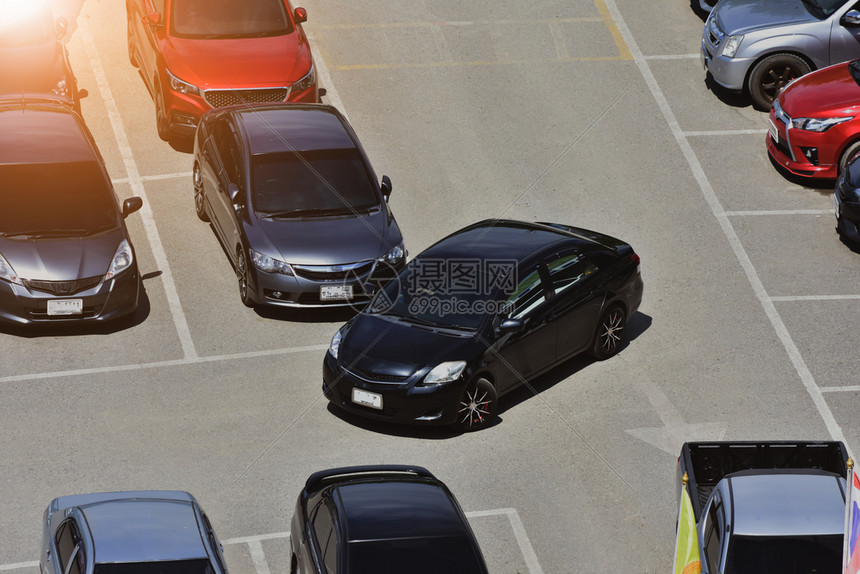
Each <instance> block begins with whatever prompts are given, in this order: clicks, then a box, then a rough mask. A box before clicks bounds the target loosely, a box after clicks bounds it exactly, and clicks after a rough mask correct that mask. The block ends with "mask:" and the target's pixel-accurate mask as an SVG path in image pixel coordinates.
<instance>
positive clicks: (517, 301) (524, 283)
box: [506, 269, 546, 319]
mask: <svg viewBox="0 0 860 574" xmlns="http://www.w3.org/2000/svg"><path fill="white" fill-rule="evenodd" d="M545 300H546V299H545V296H544V290H543V284H542V283H541V279H540V274H539V273H538V271H537V269H535V270H534V271H532V272H531V273H529V274H527V275H526V276H525V277H523V279H522V280H520V282H519V283H518V284H517V288H516V290H515V291H514V292H513V293H512V294H511V296H510V297H508V301H507V305H506V308H507V309H509V311H508V316H509V317H511V318H513V319H519V318H522V317H525V316H526V315H528V314H529V312H531V311H532V310H533V309H535V308H537V307H538V305H540V304H541V303H543V302H544V301H545Z"/></svg>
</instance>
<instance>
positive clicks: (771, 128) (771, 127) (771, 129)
mask: <svg viewBox="0 0 860 574" xmlns="http://www.w3.org/2000/svg"><path fill="white" fill-rule="evenodd" d="M767 132H768V133H769V134H770V137H772V138H773V141H775V142H779V130H777V129H776V124H775V123H773V120H772V119H770V118H768V119H767Z"/></svg>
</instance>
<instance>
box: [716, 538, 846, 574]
mask: <svg viewBox="0 0 860 574" xmlns="http://www.w3.org/2000/svg"><path fill="white" fill-rule="evenodd" d="M841 561H842V535H841V534H829V535H820V536H743V535H735V536H733V537H732V541H731V544H730V546H729V553H728V557H727V562H726V564H727V567H726V574H760V573H761V572H779V573H780V574H808V573H809V572H839V571H840V567H841Z"/></svg>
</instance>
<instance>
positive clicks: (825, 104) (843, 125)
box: [766, 59, 860, 179]
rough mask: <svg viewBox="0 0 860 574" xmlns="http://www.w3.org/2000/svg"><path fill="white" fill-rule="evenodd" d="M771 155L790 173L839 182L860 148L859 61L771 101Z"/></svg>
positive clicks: (812, 77)
mask: <svg viewBox="0 0 860 574" xmlns="http://www.w3.org/2000/svg"><path fill="white" fill-rule="evenodd" d="M768 132H769V133H768V135H767V138H766V139H767V151H768V153H769V154H770V157H771V158H772V159H773V160H774V161H775V162H776V163H778V164H779V165H780V166H782V167H783V168H785V169H786V170H788V171H789V172H791V173H793V174H795V175H800V176H804V177H814V178H821V179H835V178H836V177H837V176H838V175H839V173H840V172H841V171H842V169H843V168H844V167H845V164H846V163H847V162H848V159H849V158H850V157H851V156H852V155H854V153H856V152H857V151H858V150H860V59H858V60H853V61H851V62H845V63H842V64H836V65H835V66H829V67H827V68H822V69H821V70H816V71H814V72H812V73H810V74H806V75H805V76H802V77H800V78H798V79H797V80H794V81H793V82H791V83H790V84H789V85H788V86H787V87H786V88H785V89H784V90H783V91H782V92H781V93H780V94H779V96H778V97H777V98H776V99H775V100H774V101H773V106H772V107H771V109H770V118H769V121H768Z"/></svg>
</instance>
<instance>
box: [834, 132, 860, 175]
mask: <svg viewBox="0 0 860 574" xmlns="http://www.w3.org/2000/svg"><path fill="white" fill-rule="evenodd" d="M857 152H860V140H857V141H855V142H851V143H850V144H848V147H846V148H845V151H843V152H842V155H840V156H839V163H838V164H836V175H837V176H838V175H839V174H840V173H842V170H843V169H845V166H846V165H848V162H849V161H850V160H851V158H852V157H854V154H856V153H857Z"/></svg>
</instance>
